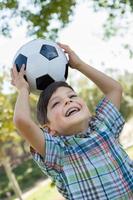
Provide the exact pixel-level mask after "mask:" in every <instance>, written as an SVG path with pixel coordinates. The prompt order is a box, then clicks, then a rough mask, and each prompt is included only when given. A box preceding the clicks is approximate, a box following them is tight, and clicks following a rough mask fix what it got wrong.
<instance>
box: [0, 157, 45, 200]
mask: <svg viewBox="0 0 133 200" xmlns="http://www.w3.org/2000/svg"><path fill="white" fill-rule="evenodd" d="M13 172H14V173H15V175H16V178H17V180H18V183H19V184H20V188H21V189H22V191H25V190H27V189H30V188H31V187H33V185H34V184H36V181H38V180H39V179H45V178H47V177H46V176H45V175H44V174H43V173H42V172H41V170H40V169H39V168H38V167H37V165H36V164H35V163H34V162H33V160H27V161H25V162H24V163H23V164H21V165H19V166H17V167H16V168H15V169H13ZM0 177H1V181H0V199H1V198H2V199H3V198H5V194H6V193H7V192H10V193H11V194H12V195H13V194H14V192H13V190H12V189H11V186H10V183H9V181H8V178H7V177H6V175H5V172H4V170H0Z"/></svg>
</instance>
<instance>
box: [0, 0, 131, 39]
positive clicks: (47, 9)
mask: <svg viewBox="0 0 133 200" xmlns="http://www.w3.org/2000/svg"><path fill="white" fill-rule="evenodd" d="M84 2H88V6H89V8H90V9H93V10H94V11H96V12H98V11H101V10H106V11H107V13H108V17H107V23H106V24H105V25H104V28H105V33H106V34H105V35H106V36H107V37H109V36H112V35H115V34H116V32H118V31H119V30H120V29H121V28H122V26H123V25H122V24H120V22H121V23H122V21H124V20H121V18H122V19H124V17H125V19H127V13H132V11H133V1H132V0H117V1H108V0H92V1H89V0H85V1H84ZM79 3H83V1H81V0H78V1H76V0H67V1H63V0H46V1H43V0H27V1H19V0H2V1H0V16H1V24H0V32H1V34H3V35H5V36H9V35H10V33H11V29H12V21H13V20H14V22H15V24H17V25H22V23H26V24H27V30H28V34H29V35H34V36H36V37H46V36H47V37H50V38H51V37H52V38H55V37H57V35H58V31H59V30H60V29H61V28H63V27H65V26H66V25H67V24H68V23H69V22H70V21H71V19H72V15H73V14H74V11H75V7H76V5H78V4H79ZM90 5H91V6H90ZM81 12H82V11H81ZM9 19H10V20H9ZM15 20H16V21H15ZM13 24H14V23H13ZM126 24H127V23H126ZM118 27H119V28H118Z"/></svg>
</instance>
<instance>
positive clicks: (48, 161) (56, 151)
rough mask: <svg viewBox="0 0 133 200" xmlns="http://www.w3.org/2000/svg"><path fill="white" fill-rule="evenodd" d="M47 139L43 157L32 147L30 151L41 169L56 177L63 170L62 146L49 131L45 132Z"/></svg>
mask: <svg viewBox="0 0 133 200" xmlns="http://www.w3.org/2000/svg"><path fill="white" fill-rule="evenodd" d="M44 140H45V155H44V157H42V156H41V155H40V154H39V153H38V152H36V151H35V150H34V149H33V148H32V147H30V151H31V154H32V157H33V160H34V161H35V162H36V163H37V165H38V166H39V167H40V168H41V170H42V171H43V172H44V173H45V174H46V175H48V176H50V177H52V178H53V179H56V177H57V175H58V174H59V172H60V171H61V166H62V164H61V152H62V153H63V151H61V146H60V144H59V142H58V140H56V138H55V137H52V136H51V135H50V134H48V133H47V132H44Z"/></svg>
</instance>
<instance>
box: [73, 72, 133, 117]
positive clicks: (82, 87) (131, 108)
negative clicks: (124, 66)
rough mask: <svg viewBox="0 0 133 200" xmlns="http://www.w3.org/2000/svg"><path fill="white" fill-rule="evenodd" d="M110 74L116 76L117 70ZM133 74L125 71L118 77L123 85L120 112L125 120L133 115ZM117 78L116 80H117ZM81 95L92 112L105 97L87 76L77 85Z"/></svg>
mask: <svg viewBox="0 0 133 200" xmlns="http://www.w3.org/2000/svg"><path fill="white" fill-rule="evenodd" d="M110 73H111V74H110V76H111V77H114V74H113V73H115V71H114V72H113V71H112V72H111V71H110ZM132 77H133V74H131V73H128V72H125V73H124V75H119V76H118V77H117V79H118V81H119V82H120V83H121V85H122V87H123V93H124V94H123V98H122V102H121V108H120V112H121V113H122V115H123V116H124V118H125V120H129V119H130V118H131V117H133V82H132ZM117 79H116V80H117ZM76 87H77V88H78V92H79V95H80V96H81V97H82V98H83V99H84V100H85V102H87V105H88V107H89V109H90V112H91V113H94V111H95V107H96V105H97V103H98V102H99V100H100V99H101V98H102V97H103V94H102V93H101V91H100V90H99V89H98V87H97V86H95V85H94V84H91V83H90V81H88V79H86V78H82V79H79V80H78V81H77V86H76Z"/></svg>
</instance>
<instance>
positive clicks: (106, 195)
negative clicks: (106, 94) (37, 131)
mask: <svg viewBox="0 0 133 200" xmlns="http://www.w3.org/2000/svg"><path fill="white" fill-rule="evenodd" d="M123 125H124V119H123V117H122V116H121V114H120V113H119V111H118V110H117V108H116V107H115V106H114V105H113V104H112V103H111V102H110V101H109V100H108V99H107V98H104V99H102V100H101V101H100V102H99V104H98V105H97V108H96V115H95V116H94V117H92V119H91V120H90V121H89V126H88V130H87V132H85V133H81V134H78V135H72V136H57V137H52V136H51V135H50V134H48V133H47V132H46V131H44V137H45V148H46V155H45V157H44V158H43V157H41V156H40V155H39V154H38V153H37V152H33V151H32V155H33V158H34V160H35V161H36V163H37V164H38V165H39V167H40V168H41V169H42V171H43V172H44V173H45V174H47V175H48V176H50V177H51V178H52V179H53V181H55V184H56V186H57V188H58V190H59V192H60V193H62V195H63V196H64V197H65V198H66V199H69V200H133V162H132V161H131V160H130V159H129V157H128V155H127V154H126V153H125V151H124V150H123V149H122V148H121V145H120V144H119V142H118V140H117V139H118V137H119V133H120V132H121V130H122V128H123Z"/></svg>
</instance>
